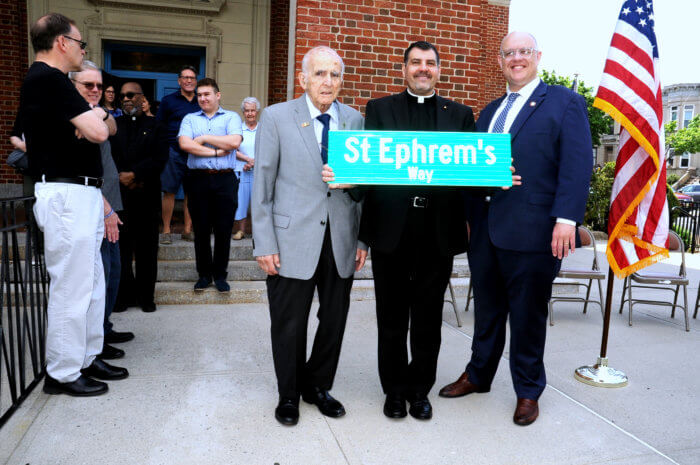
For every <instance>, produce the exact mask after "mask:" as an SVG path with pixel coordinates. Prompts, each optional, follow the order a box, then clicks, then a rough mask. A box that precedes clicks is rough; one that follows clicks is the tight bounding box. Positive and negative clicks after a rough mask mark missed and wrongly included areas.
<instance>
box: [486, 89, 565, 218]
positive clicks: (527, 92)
mask: <svg viewBox="0 0 700 465" xmlns="http://www.w3.org/2000/svg"><path fill="white" fill-rule="evenodd" d="M540 82H541V80H540V78H535V79H533V80H532V81H530V82H529V83H527V84H526V85H524V86H523V87H522V88H521V89H520V90H519V91H518V94H520V97H518V98H516V99H515V101H514V102H513V106H511V108H510V110H509V111H508V115H506V123H505V125H504V126H503V132H510V127H511V126H512V125H513V121H515V118H516V117H517V116H518V113H520V110H522V109H523V107H524V106H525V104H526V103H527V102H529V101H530V97H532V93H533V92H534V91H535V89H536V88H537V86H539V85H540ZM512 93H513V92H512V91H511V90H510V87H509V88H508V90H507V91H506V98H504V99H503V101H502V102H501V104H500V105H499V106H498V108H497V109H496V112H495V113H494V114H493V117H492V118H491V123H490V124H489V132H492V131H493V125H494V124H495V123H496V120H497V119H498V116H499V115H500V114H501V112H502V111H503V109H504V108H505V106H506V104H507V103H508V97H509V96H510V94H512ZM516 174H517V173H516ZM557 223H564V224H568V225H571V226H576V222H575V221H571V220H567V219H566V218H557Z"/></svg>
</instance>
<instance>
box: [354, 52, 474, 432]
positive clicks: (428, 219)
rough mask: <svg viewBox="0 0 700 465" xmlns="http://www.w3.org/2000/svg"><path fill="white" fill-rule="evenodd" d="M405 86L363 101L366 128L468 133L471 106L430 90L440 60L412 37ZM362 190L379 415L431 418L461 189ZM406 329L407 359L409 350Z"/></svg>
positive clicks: (460, 235) (462, 246)
mask: <svg viewBox="0 0 700 465" xmlns="http://www.w3.org/2000/svg"><path fill="white" fill-rule="evenodd" d="M403 73H404V77H405V78H406V85H407V89H406V90H405V91H404V92H401V93H400V94H396V95H390V96H388V97H383V98H380V99H377V100H371V101H369V102H368V103H367V111H366V117H365V129H374V130H403V131H451V132H460V131H473V130H474V116H473V114H472V110H471V108H469V107H467V106H464V105H461V104H459V103H456V102H452V101H450V100H447V99H444V98H442V97H440V96H438V95H437V94H436V93H435V83H436V82H437V80H438V78H439V76H440V57H439V55H438V52H437V49H436V48H435V46H433V45H432V44H430V43H428V42H423V41H420V42H415V43H413V44H411V45H410V46H409V47H408V48H407V49H406V51H405V52H404V64H403ZM358 190H360V191H361V192H363V193H364V199H365V200H364V207H363V212H362V221H361V224H360V236H359V239H360V240H361V241H363V242H365V243H366V244H368V245H369V246H370V248H371V253H372V272H373V274H374V288H375V293H376V302H377V324H378V329H379V357H378V358H379V377H380V380H381V384H382V388H383V390H384V393H385V394H386V402H385V404H384V414H385V415H386V416H388V417H390V418H402V417H405V416H406V401H408V403H409V405H410V408H409V413H410V414H411V415H412V416H413V417H415V418H418V419H423V420H427V419H429V418H431V417H432V407H431V405H430V401H429V400H428V393H429V392H430V389H431V388H432V387H433V384H434V383H435V372H436V369H437V360H438V352H439V350H440V329H441V325H442V307H443V299H444V294H445V290H446V289H447V285H448V283H449V279H450V275H451V273H452V261H453V258H454V256H455V255H456V254H459V253H462V252H464V251H465V250H466V247H467V233H466V222H465V217H464V207H463V203H462V197H461V195H460V193H459V192H458V191H457V190H456V189H454V188H448V187H422V186H420V187H419V186H372V187H368V188H358ZM409 327H410V333H411V337H410V344H411V345H410V356H409V353H408V351H407V348H406V343H407V336H408V331H409Z"/></svg>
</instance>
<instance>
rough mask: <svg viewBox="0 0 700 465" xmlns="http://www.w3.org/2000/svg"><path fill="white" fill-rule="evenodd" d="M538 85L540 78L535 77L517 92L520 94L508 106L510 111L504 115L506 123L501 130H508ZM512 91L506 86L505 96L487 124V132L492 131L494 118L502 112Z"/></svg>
mask: <svg viewBox="0 0 700 465" xmlns="http://www.w3.org/2000/svg"><path fill="white" fill-rule="evenodd" d="M539 85H540V78H535V79H533V80H532V81H530V82H529V83H528V84H526V85H525V86H523V88H522V89H520V90H519V91H518V92H517V93H518V94H520V97H518V98H516V99H515V101H514V102H513V106H512V107H511V108H510V111H509V112H508V115H507V116H506V123H505V126H504V127H503V132H510V127H511V126H512V125H513V121H515V118H516V117H517V116H518V113H520V110H522V109H523V106H525V103H526V102H528V101H529V100H530V97H532V93H533V92H534V91H535V89H536V88H537V86H539ZM512 93H513V92H512V91H511V90H510V88H508V90H507V91H506V98H504V99H503V101H502V102H501V104H500V105H499V106H498V108H496V112H495V113H494V114H493V118H491V123H490V124H489V132H493V125H494V124H495V123H496V120H497V119H498V116H499V115H500V114H501V112H503V109H504V108H505V106H506V104H507V103H508V97H509V96H510V94H512Z"/></svg>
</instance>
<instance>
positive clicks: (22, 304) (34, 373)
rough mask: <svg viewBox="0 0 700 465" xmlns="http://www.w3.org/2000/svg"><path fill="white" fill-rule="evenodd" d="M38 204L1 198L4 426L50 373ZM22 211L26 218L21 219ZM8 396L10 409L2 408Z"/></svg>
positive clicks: (0, 359)
mask: <svg viewBox="0 0 700 465" xmlns="http://www.w3.org/2000/svg"><path fill="white" fill-rule="evenodd" d="M34 200H35V199H34V197H12V198H6V199H0V221H1V222H2V223H1V225H0V235H1V237H0V240H1V242H2V255H1V256H0V389H2V387H4V386H7V389H8V390H9V396H4V395H2V393H1V392H0V427H2V426H3V425H4V424H5V423H6V422H7V420H8V419H9V418H10V416H11V415H12V413H14V412H15V411H16V410H17V408H18V407H19V405H20V404H21V403H22V401H24V399H26V398H27V397H28V396H29V394H30V393H31V391H32V389H33V388H34V387H35V386H36V385H37V384H38V383H39V381H41V378H43V376H44V373H45V365H46V359H45V353H46V324H47V313H46V312H47V307H48V281H49V280H48V275H47V273H46V264H45V262H44V252H43V236H42V234H41V231H40V230H39V228H38V227H37V225H36V221H35V220H34V215H33V211H32V207H33V205H34ZM22 211H23V213H24V220H20V221H18V217H19V215H18V214H19V213H20V212H22ZM22 238H23V239H24V241H22V240H21V239H22ZM22 242H24V244H22ZM22 250H23V251H24V256H22V253H21V252H22ZM7 397H9V399H10V401H11V403H10V405H2V403H1V402H2V400H3V399H5V398H7Z"/></svg>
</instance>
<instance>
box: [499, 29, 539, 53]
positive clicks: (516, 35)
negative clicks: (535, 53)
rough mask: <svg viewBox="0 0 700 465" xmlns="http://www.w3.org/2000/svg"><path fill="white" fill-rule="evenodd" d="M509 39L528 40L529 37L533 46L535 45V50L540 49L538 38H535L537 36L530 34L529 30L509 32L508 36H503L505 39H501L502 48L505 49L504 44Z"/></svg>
mask: <svg viewBox="0 0 700 465" xmlns="http://www.w3.org/2000/svg"><path fill="white" fill-rule="evenodd" d="M508 39H520V40H527V39H529V40H530V41H532V47H533V48H534V49H535V50H538V47H537V39H535V36H533V35H532V34H530V33H529V32H524V31H513V32H511V33H509V34H508V35H507V36H505V37H504V38H503V40H502V41H501V50H503V49H504V44H505V43H506V41H507V40H508Z"/></svg>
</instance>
